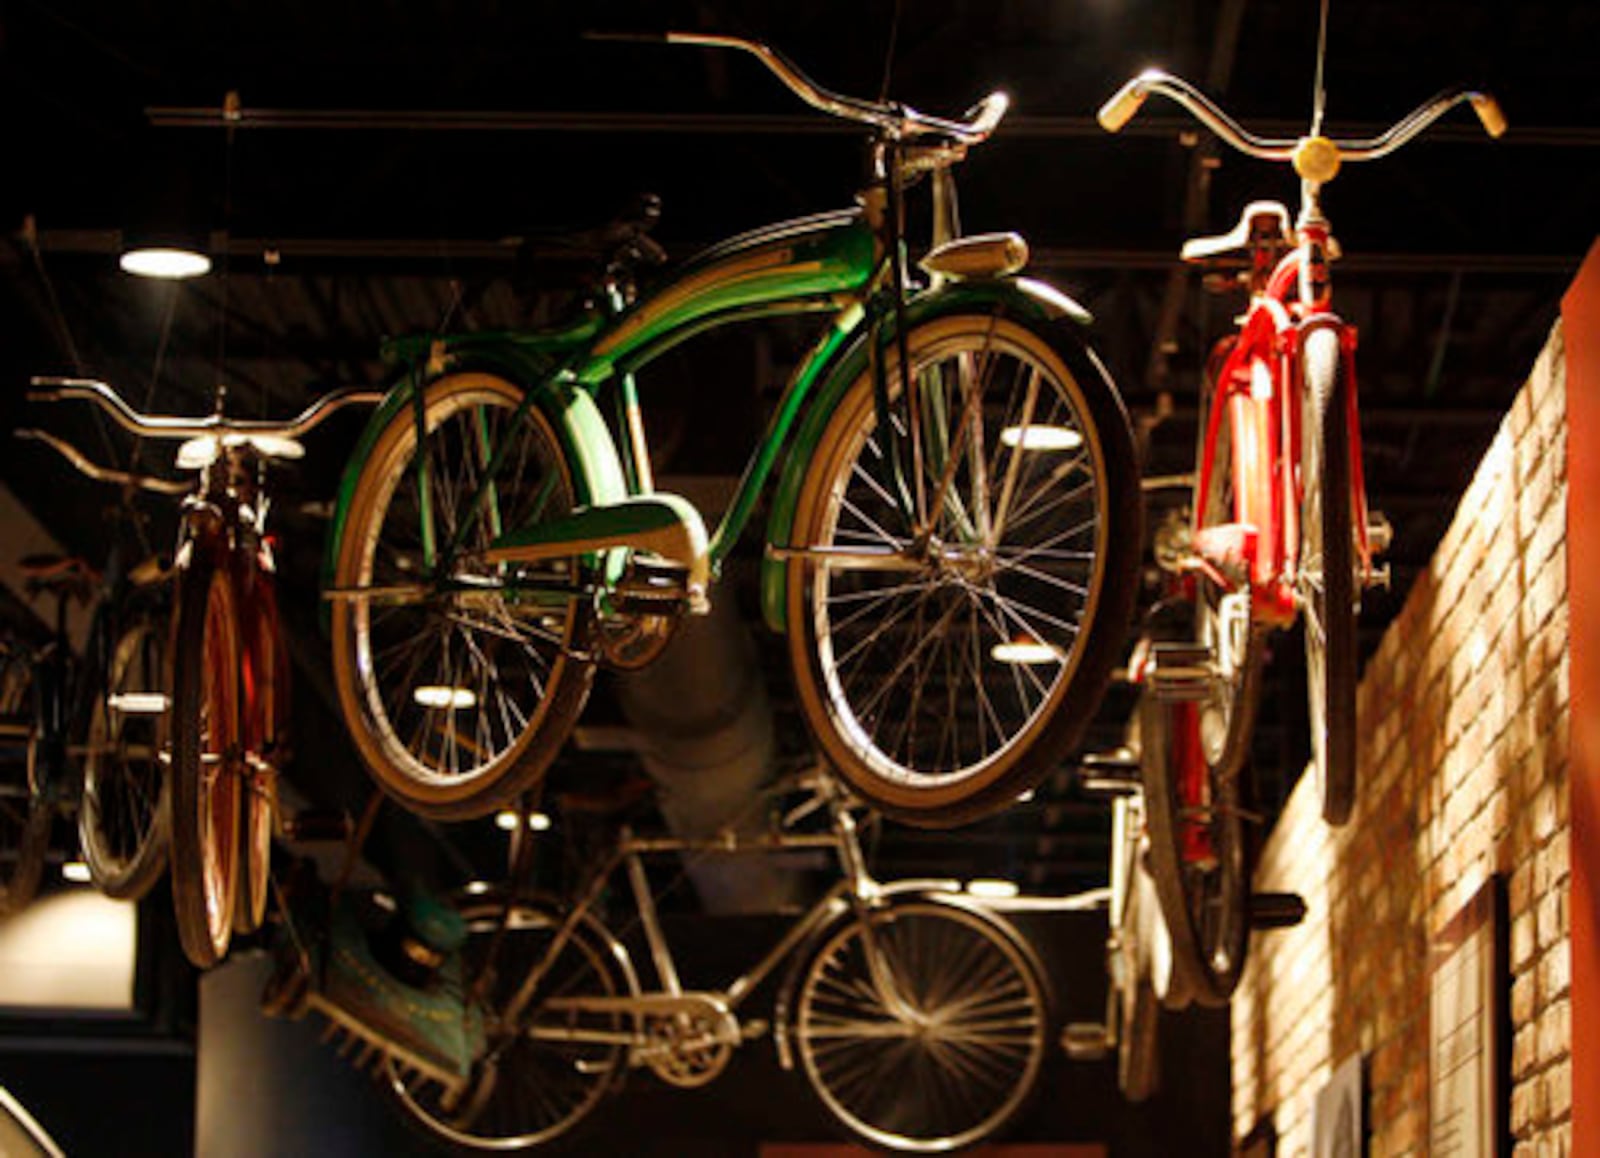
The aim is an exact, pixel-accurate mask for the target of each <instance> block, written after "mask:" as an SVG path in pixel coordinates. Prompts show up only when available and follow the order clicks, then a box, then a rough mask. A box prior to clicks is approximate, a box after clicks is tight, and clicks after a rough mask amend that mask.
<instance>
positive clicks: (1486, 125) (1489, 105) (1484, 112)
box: [1472, 92, 1506, 137]
mask: <svg viewBox="0 0 1600 1158" xmlns="http://www.w3.org/2000/svg"><path fill="white" fill-rule="evenodd" d="M1472 111H1473V112H1475V113H1477V114H1478V119H1479V120H1480V121H1482V122H1483V131H1484V132H1486V133H1488V134H1489V135H1490V136H1491V137H1498V136H1500V134H1502V133H1504V132H1505V131H1506V114H1505V112H1504V111H1503V110H1502V109H1501V108H1500V102H1499V101H1497V100H1495V99H1494V97H1492V96H1490V95H1489V94H1488V93H1479V92H1475V93H1473V94H1472Z"/></svg>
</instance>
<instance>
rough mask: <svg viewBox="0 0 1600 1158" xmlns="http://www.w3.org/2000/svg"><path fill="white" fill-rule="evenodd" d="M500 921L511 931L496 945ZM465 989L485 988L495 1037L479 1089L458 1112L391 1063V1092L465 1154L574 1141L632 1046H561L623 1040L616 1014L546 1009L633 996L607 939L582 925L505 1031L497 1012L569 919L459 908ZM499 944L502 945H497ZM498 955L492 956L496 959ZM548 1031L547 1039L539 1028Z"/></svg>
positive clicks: (523, 908) (524, 910) (532, 908)
mask: <svg viewBox="0 0 1600 1158" xmlns="http://www.w3.org/2000/svg"><path fill="white" fill-rule="evenodd" d="M502 914H504V918H505V931H504V933H503V935H501V936H499V937H498V938H497V936H496V934H497V930H498V929H499V927H500V924H501V919H502ZM462 916H463V917H464V918H465V919H466V923H467V942H466V944H465V945H464V946H463V947H462V954H463V965H464V966H465V969H464V974H463V975H464V977H465V978H466V988H467V992H468V993H469V994H470V993H472V992H473V991H474V989H475V987H478V986H480V985H481V987H482V988H481V990H480V993H481V1000H482V1001H483V1003H484V1005H485V1006H486V1008H487V1011H488V1014H489V1017H488V1020H489V1023H490V1025H491V1027H492V1028H491V1037H490V1041H489V1046H488V1052H487V1054H486V1055H485V1057H484V1058H481V1059H479V1062H478V1065H477V1066H476V1067H475V1076H474V1086H473V1087H472V1088H471V1089H469V1090H468V1092H467V1094H466V1096H465V1097H463V1098H462V1099H461V1104H460V1105H448V1106H447V1105H446V1104H445V1103H444V1101H443V1100H442V1098H441V1096H440V1091H439V1089H438V1087H437V1086H435V1085H433V1084H431V1083H429V1082H427V1081H426V1080H422V1079H420V1078H419V1077H418V1076H417V1075H416V1074H414V1073H408V1072H406V1071H405V1070H404V1069H403V1068H402V1067H401V1065H400V1064H399V1063H397V1062H395V1060H394V1059H393V1058H387V1059H386V1061H385V1066H386V1069H387V1073H388V1078H389V1088H390V1092H391V1093H393V1095H394V1096H395V1098H396V1099H397V1100H398V1101H399V1102H400V1104H401V1106H402V1107H404V1108H405V1110H406V1111H407V1112H408V1113H409V1114H411V1115H412V1117H413V1118H415V1119H416V1121H417V1122H419V1123H420V1124H421V1125H422V1126H423V1127H424V1128H425V1129H426V1130H427V1131H428V1132H429V1133H430V1134H432V1135H434V1136H435V1137H437V1138H442V1139H444V1140H445V1141H446V1142H449V1143H451V1144H452V1145H455V1146H460V1147H463V1148H465V1149H468V1150H517V1149H523V1148H526V1147H530V1146H541V1145H546V1144H548V1143H551V1142H554V1141H555V1140H556V1139H558V1138H561V1137H563V1136H564V1135H566V1134H568V1133H569V1132H570V1131H571V1130H572V1129H573V1128H574V1127H576V1126H577V1125H578V1124H579V1123H580V1122H581V1121H583V1119H585V1118H587V1117H588V1116H589V1115H590V1114H591V1113H593V1112H594V1110H595V1109H596V1108H597V1107H598V1106H599V1105H600V1103H601V1102H602V1101H603V1100H604V1099H605V1097H606V1096H607V1095H608V1094H610V1093H611V1092H612V1091H613V1090H615V1089H616V1088H617V1086H618V1085H619V1084H620V1083H621V1080H622V1078H623V1075H624V1074H625V1073H626V1069H627V1048H626V1046H624V1045H622V1044H620V1043H619V1042H616V1041H612V1042H606V1041H598V1042H596V1041H590V1042H581V1041H572V1040H561V1038H560V1035H561V1034H562V1033H565V1032H569V1031H571V1030H574V1029H578V1028H579V1027H582V1028H584V1029H590V1030H594V1031H596V1032H598V1033H602V1034H610V1035H612V1036H614V1037H620V1036H622V1035H624V1034H625V1032H626V1025H627V1023H626V1019H624V1017H623V1016H622V1015H621V1014H617V1013H604V1014H595V1013H582V1014H580V1013H577V1012H569V1011H568V1010H560V1011H557V1010H548V1009H547V1008H546V1003H547V1002H549V1001H551V1000H553V999H561V998H568V999H571V998H584V997H602V998H604V997H618V996H627V995H628V994H629V993H630V992H631V986H630V985H629V984H628V982H627V980H626V979H625V978H624V977H623V976H621V974H620V971H619V968H618V966H617V963H616V958H615V957H614V956H613V955H612V954H611V952H610V949H609V947H608V946H607V945H606V944H605V943H604V941H603V939H602V938H601V937H599V936H597V935H595V934H593V933H592V932H590V931H589V930H588V929H587V928H586V927H584V926H580V927H578V928H577V929H576V930H575V931H574V933H573V935H572V936H571V937H570V939H568V940H567V941H566V943H565V944H563V945H562V946H561V947H560V948H559V949H558V950H557V952H556V955H555V957H554V959H553V960H551V961H550V962H548V967H547V970H546V973H545V976H544V978H543V980H541V981H540V983H539V986H538V988H537V990H536V992H535V994H534V998H533V1001H532V1003H531V1004H529V1005H528V1006H527V1012H525V1013H524V1014H523V1015H522V1018H521V1019H520V1022H521V1023H520V1025H519V1026H509V1025H500V1024H498V1022H499V1014H500V1011H502V1010H504V1009H505V1007H506V1005H507V1004H508V1003H509V1002H510V1001H511V999H512V997H513V995H514V994H515V993H516V992H517V989H518V987H519V986H520V985H521V984H522V982H523V979H524V978H526V977H527V975H528V974H529V973H530V972H531V971H532V970H533V969H534V968H536V967H538V966H539V965H540V964H542V963H545V957H546V954H547V953H548V952H549V951H550V949H551V947H552V945H553V942H554V939H555V936H556V934H557V932H558V931H559V930H560V928H561V924H562V919H561V916H560V914H558V913H556V912H555V911H554V910H551V909H546V908H545V907H543V906H542V905H533V904H527V903H524V902H518V903H517V904H515V905H514V906H513V907H512V908H511V911H510V912H509V913H506V912H505V909H504V906H503V904H501V903H498V902H491V901H480V902H478V903H476V904H474V905H472V906H470V907H468V908H466V909H464V910H463V911H462ZM497 940H498V944H496V941H497ZM491 950H492V956H491ZM543 1028H548V1029H549V1030H550V1031H551V1033H550V1034H549V1035H548V1036H544V1035H541V1029H543Z"/></svg>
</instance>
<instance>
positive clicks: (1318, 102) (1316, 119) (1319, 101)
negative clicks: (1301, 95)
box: [1311, 0, 1328, 137]
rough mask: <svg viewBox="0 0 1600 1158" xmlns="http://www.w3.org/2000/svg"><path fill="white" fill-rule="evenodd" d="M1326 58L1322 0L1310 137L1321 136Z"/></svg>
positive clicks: (1325, 1) (1325, 3)
mask: <svg viewBox="0 0 1600 1158" xmlns="http://www.w3.org/2000/svg"><path fill="white" fill-rule="evenodd" d="M1327 56H1328V0H1322V16H1321V19H1320V20H1319V21H1318V23H1317V79H1316V88H1315V89H1314V90H1312V93H1311V135H1312V136H1313V137H1316V136H1320V135H1321V134H1322V114H1323V112H1324V110H1325V109H1326V107H1327V104H1328V89H1327V86H1326V85H1325V84H1324V83H1323V64H1324V62H1325V61H1326V60H1327Z"/></svg>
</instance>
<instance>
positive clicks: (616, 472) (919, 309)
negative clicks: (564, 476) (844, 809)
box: [324, 150, 1089, 631]
mask: <svg viewBox="0 0 1600 1158" xmlns="http://www.w3.org/2000/svg"><path fill="white" fill-rule="evenodd" d="M891 152H894V150H891ZM886 163H888V164H891V165H892V164H894V163H895V162H893V160H892V159H890V160H889V161H887V162H886ZM933 189H934V200H935V208H936V212H935V219H936V220H945V221H947V222H953V204H952V203H953V196H954V193H953V187H952V186H951V185H950V184H949V174H948V172H947V171H944V172H938V171H936V172H935V173H934V177H933ZM896 191H898V190H896ZM891 200H892V198H890V196H889V191H888V190H887V189H886V188H885V187H884V186H882V185H879V186H874V187H872V188H870V189H869V190H868V191H867V192H866V194H864V195H863V201H864V203H865V207H864V208H862V209H847V210H839V211H834V212H830V213H822V214H817V215H814V216H810V217H803V218H799V219H796V220H792V221H787V222H782V223H779V224H775V225H772V226H768V227H765V228H761V229H757V230H753V231H751V232H748V233H744V234H740V235H738V236H736V237H733V238H731V239H729V240H727V241H725V242H723V243H721V244H719V245H717V246H715V247H713V248H712V249H710V250H707V251H706V252H704V253H703V254H701V255H700V256H699V257H697V258H695V259H694V260H692V261H691V262H690V263H689V264H688V265H686V266H685V267H684V268H683V269H682V270H681V271H680V272H679V273H678V275H677V276H676V277H675V278H674V279H673V280H671V281H670V282H668V283H667V284H666V285H665V286H663V287H661V288H660V289H657V290H655V291H653V292H652V293H650V294H648V295H646V296H643V297H641V298H639V300H638V301H636V302H634V303H633V304H631V305H629V306H627V307H626V308H624V309H622V310H621V312H619V313H615V314H613V315H612V316H610V317H605V318H597V319H590V320H588V321H587V322H586V323H582V324H579V325H577V326H573V327H570V328H568V329H567V330H564V331H558V332H556V333H553V334H549V333H523V332H517V331H499V332H488V333H473V334H455V335H446V336H439V337H435V336H422V337H416V338H408V339H403V340H400V341H397V342H394V343H391V344H390V346H389V347H387V349H386V353H387V355H388V356H389V358H390V359H391V360H398V361H400V362H402V363H403V364H406V365H407V366H408V369H407V372H406V373H405V374H404V375H403V377H402V378H401V379H400V381H399V382H398V383H397V384H396V385H395V387H394V388H393V389H392V390H391V391H390V394H389V396H388V397H387V398H386V399H385V402H384V404H383V405H382V406H380V407H379V409H378V410H377V412H376V413H375V414H374V415H373V418H372V420H371V422H370V423H369V425H368V428H367V431H366V432H365V433H364V435H363V436H362V440H361V442H360V443H359V444H358V446H357V448H356V451H355V453H354V455H353V456H352V459H351V463H350V466H349V467H348V468H347V470H346V473H345V476H344V479H343V483H342V485H341V489H340V494H339V501H338V504H337V507H336V510H335V514H334V521H333V526H332V528H331V533H330V534H329V536H328V553H327V556H326V558H325V566H324V576H325V578H327V577H331V575H332V571H333V562H334V559H335V557H336V554H337V550H338V544H339V542H340V540H341V539H342V537H343V533H344V527H345V524H346V521H347V515H348V510H349V505H350V502H351V499H352V496H353V493H354V490H355V487H356V484H357V481H358V479H359V476H360V467H361V464H362V462H363V460H364V459H365V458H366V456H367V455H368V454H369V453H370V451H371V449H372V446H373V444H374V442H375V441H376V439H377V436H378V433H379V432H380V431H381V430H382V429H383V428H384V426H385V425H386V424H387V423H388V422H389V421H391V420H392V419H393V418H394V416H395V415H396V413H397V412H398V411H399V410H400V408H401V407H404V406H410V407H412V408H413V410H414V412H415V413H416V415H417V420H418V421H419V422H421V421H422V420H423V418H422V407H423V387H424V386H425V385H426V383H427V381H430V380H432V379H433V378H435V377H438V376H439V375H441V374H443V373H446V372H449V371H453V370H472V369H481V368H487V369H491V370H494V371H497V372H500V373H505V374H508V375H509V376H511V377H512V378H513V380H515V381H518V382H520V383H523V384H524V385H527V386H529V387H532V388H531V389H529V390H528V391H527V395H526V397H525V398H524V399H523V402H522V405H521V406H520V407H519V408H518V410H517V411H516V412H515V413H514V414H513V416H512V417H511V418H510V419H508V422H511V423H514V422H516V421H517V420H519V419H520V418H521V416H522V414H523V413H525V412H526V410H527V408H528V407H531V406H533V405H535V404H537V403H538V402H539V401H540V400H541V399H550V398H554V399H555V409H556V420H557V421H558V422H559V423H560V424H561V429H560V431H559V432H558V433H559V435H560V436H561V437H562V438H563V440H564V441H565V443H566V447H567V450H568V451H569V454H570V456H571V458H572V460H573V463H574V466H575V468H576V470H577V472H578V474H579V475H580V476H581V477H578V478H575V479H574V487H575V490H576V492H577V493H576V495H575V498H576V500H577V502H578V503H579V505H600V504H604V503H614V502H617V501H619V500H621V499H623V498H626V497H630V496H640V495H648V494H650V493H651V491H652V487H653V482H652V471H651V468H650V462H649V451H648V447H647V445H646V440H645V437H644V429H643V420H642V417H641V415H640V410H639V405H638V398H637V391H636V387H635V381H634V375H635V373H636V372H637V371H639V370H641V369H642V368H644V367H645V366H647V365H648V364H650V363H651V362H652V361H654V360H655V359H656V358H658V357H660V356H661V355H662V354H664V353H666V352H667V351H668V350H671V349H673V348H674V347H675V346H677V345H678V344H679V343H681V342H683V341H685V340H687V339H689V338H691V337H693V336H695V335H697V334H700V333H703V332H705V331H707V330H710V329H713V328H716V327H720V326H724V325H729V324H733V323H736V322H744V321H751V320H755V319H760V318H769V317H777V316H798V315H804V314H817V315H825V319H824V320H825V328H823V330H822V333H821V335H820V337H819V338H818V339H817V341H816V342H815V344H814V345H813V346H812V347H811V348H810V350H809V351H807V353H806V354H805V355H804V356H803V357H802V358H801V360H800V362H799V363H798V365H797V366H796V367H795V370H794V371H793V373H792V375H791V376H790V379H789V381H788V383H787V385H786V386H785V388H784V391H783V393H782V395H781V397H780V399H779V401H778V403H777V406H776V408H775V409H774V411H773V413H772V415H771V417H770V419H769V420H768V424H767V427H766V430H765V431H764V433H763V434H762V436H761V439H760V441H759V442H758V443H757V444H756V446H755V448H754V450H753V451H752V453H751V455H750V457H749V459H748V461H747V463H746V465H745V467H744V470H743V473H742V475H741V478H740V480H739V484H738V487H737V488H736V490H735V493H734V495H733V497H732V499H731V501H730V502H729V504H728V507H727V509H726V511H725V512H724V513H723V515H722V517H721V519H720V521H719V522H718V524H717V526H716V527H715V528H714V530H713V531H712V532H711V534H710V535H709V539H708V543H707V545H706V554H707V557H708V570H709V573H710V575H711V576H712V577H713V578H714V577H715V576H716V575H717V574H718V573H719V572H720V570H721V567H722V565H723V563H724V562H725V560H726V558H727V556H728V555H729V553H730V552H731V551H732V550H733V546H734V544H735V543H736V542H737V541H738V539H739V537H740V536H741V535H742V534H743V532H744V531H745V530H746V528H747V527H748V524H749V520H750V518H751V516H752V514H753V513H754V511H755V509H756V506H757V504H758V502H759V500H760V497H761V494H762V491H763V490H764V489H765V488H766V487H767V486H768V484H769V483H770V482H771V480H772V476H773V473H774V471H775V469H776V468H777V466H778V462H779V459H780V456H782V455H783V453H784V451H785V449H787V450H788V451H789V458H788V463H787V465H786V467H785V468H784V472H783V475H782V477H781V479H780V480H779V482H778V484H777V489H776V491H775V497H774V503H773V510H772V514H771V518H770V523H769V532H768V540H767V541H768V543H769V545H771V547H773V548H774V549H775V551H774V552H769V554H768V557H767V558H765V559H764V560H763V574H762V608H763V612H764V614H765V616H766V618H767V621H768V623H769V625H770V626H772V627H773V628H774V630H779V631H781V630H783V628H784V626H785V619H786V611H785V606H784V595H783V592H784V585H785V583H786V581H787V578H786V576H787V573H786V569H785V567H784V563H783V560H782V558H781V556H782V553H783V552H784V550H786V549H788V548H789V546H790V544H789V543H788V541H787V540H788V531H789V527H790V526H791V524H792V518H793V511H794V504H795V501H796V499H797V496H798V491H799V484H800V477H801V475H802V474H803V467H804V465H805V463H806V462H807V461H808V460H809V457H810V453H811V451H812V449H813V448H814V447H815V444H816V442H817V440H818V439H819V438H820V436H821V433H822V422H821V421H820V419H815V418H813V417H812V416H813V415H814V414H818V413H820V414H821V415H822V416H824V417H825V415H826V413H827V412H828V408H829V404H830V403H831V402H833V401H835V400H836V399H837V398H838V396H839V395H840V394H841V393H842V392H843V390H844V388H845V387H846V386H847V385H848V383H849V381H851V380H853V378H854V376H855V375H856V374H858V373H859V372H860V371H861V370H862V369H865V368H867V367H868V366H870V367H872V368H873V369H874V371H875V372H876V373H877V374H878V375H879V376H880V378H881V375H882V373H883V367H884V358H883V357H882V355H883V353H884V352H885V351H886V350H887V348H888V346H889V344H890V343H891V342H893V341H895V340H896V339H897V337H898V335H899V334H901V333H904V332H905V330H906V329H908V328H909V327H910V326H911V325H912V324H913V323H915V322H917V321H920V320H922V319H924V318H927V317H931V316H935V315H936V314H938V313H939V312H941V311H943V310H956V309H959V308H962V307H969V308H970V307H972V306H974V305H977V306H979V307H981V308H986V309H990V310H993V311H995V312H1000V311H1007V312H1010V313H1012V314H1015V315H1017V316H1021V317H1029V318H1045V319H1052V320H1053V319H1056V318H1062V317H1065V318H1068V319H1070V320H1071V321H1072V322H1074V323H1076V324H1086V323H1087V322H1088V320H1089V315H1088V313H1087V312H1086V311H1085V310H1083V308H1082V307H1081V306H1079V305H1078V304H1077V303H1075V302H1073V301H1072V300H1071V299H1069V298H1067V297H1065V296H1064V295H1062V294H1061V293H1059V292H1058V291H1056V290H1054V289H1053V288H1052V287H1049V286H1046V285H1044V284H1042V283H1038V282H1034V281H1031V280H1029V279H1026V278H1018V279H1010V278H1007V279H1004V280H1001V279H998V278H996V279H992V280H991V279H981V278H978V279H973V280H968V281H962V282H951V283H946V284H942V285H934V286H931V287H930V288H929V289H928V290H927V291H926V292H923V293H920V294H916V295H910V294H908V293H906V291H905V289H904V287H903V285H902V284H901V271H900V261H899V260H898V259H897V257H896V254H897V253H899V252H900V251H901V249H902V245H901V243H900V241H899V239H898V237H897V236H893V235H892V234H891V231H890V229H889V227H888V225H887V223H886V222H887V220H888V219H889V218H892V217H894V216H895V215H896V210H895V209H892V208H890V202H891ZM935 240H936V242H937V241H938V240H940V238H938V237H937V236H936V238H935ZM945 240H948V239H945ZM602 388H610V389H611V390H612V391H613V392H614V396H615V397H614V401H615V406H614V414H613V417H612V418H611V420H610V421H609V422H608V421H607V419H606V417H605V416H604V414H603V412H602V410H601V409H600V406H599V404H598V402H597V397H598V395H599V394H600V391H601V390H602ZM886 404H887V397H886V395H885V396H884V397H883V399H882V400H881V401H880V405H886ZM420 441H421V440H420V439H419V443H420ZM486 449H487V453H488V455H489V458H488V462H487V464H486V466H485V468H484V471H483V476H484V479H485V481H484V483H483V484H482V485H481V486H480V487H479V489H478V490H477V491H476V492H475V493H474V495H473V497H472V498H471V499H470V500H469V505H476V504H477V503H479V502H482V501H484V500H485V498H486V497H487V496H488V494H489V493H491V492H492V489H493V486H494V479H495V477H496V476H497V472H498V471H499V470H500V468H501V466H502V462H501V459H502V457H503V456H502V454H501V453H499V448H486ZM425 469H426V467H425V464H424V465H423V467H422V469H419V471H418V483H417V485H418V491H419V494H418V498H419V507H420V508H421V510H422V511H423V512H424V519H425V520H429V519H431V514H429V513H428V512H429V510H430V504H429V499H428V496H427V494H426V493H425V489H424V488H425V487H426V480H425V478H424V477H423V476H424V474H425ZM908 501H909V500H908ZM628 517H629V516H628V514H627V512H624V511H619V512H617V519H618V521H619V522H620V523H621V524H622V529H626V520H627V519H628ZM508 530H509V528H508ZM460 533H464V531H459V532H458V534H460ZM422 542H423V553H424V563H425V565H426V566H428V567H429V568H430V569H433V568H437V567H438V566H439V565H440V562H441V558H448V554H449V552H451V551H452V550H454V549H455V548H456V547H457V546H459V544H458V543H454V542H451V543H440V542H439V541H438V536H437V534H436V533H435V531H434V529H433V528H432V526H431V523H429V522H426V521H425V524H424V528H423V533H422ZM613 554H614V556H615V557H614V558H613V559H612V560H611V561H610V562H609V563H608V565H607V566H606V568H605V570H604V577H605V579H606V580H608V581H611V580H615V579H616V578H617V575H618V573H619V569H620V565H621V562H622V560H621V558H620V555H621V553H620V552H615V553H613ZM557 594H558V597H562V596H570V592H558V593H557Z"/></svg>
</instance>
